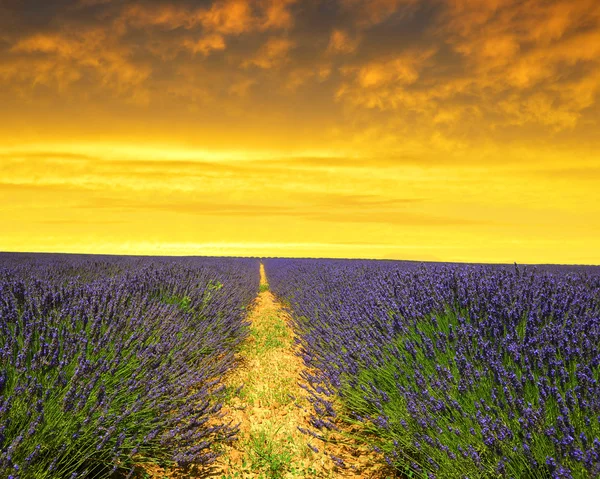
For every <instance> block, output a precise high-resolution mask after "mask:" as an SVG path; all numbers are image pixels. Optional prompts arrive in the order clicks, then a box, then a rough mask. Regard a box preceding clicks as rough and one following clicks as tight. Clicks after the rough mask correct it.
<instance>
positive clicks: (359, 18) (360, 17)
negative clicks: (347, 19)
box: [340, 0, 418, 27]
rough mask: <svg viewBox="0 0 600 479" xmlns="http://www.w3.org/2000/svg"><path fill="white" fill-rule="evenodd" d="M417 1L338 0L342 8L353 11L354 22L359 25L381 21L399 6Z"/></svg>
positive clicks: (368, 24)
mask: <svg viewBox="0 0 600 479" xmlns="http://www.w3.org/2000/svg"><path fill="white" fill-rule="evenodd" d="M417 2H418V0H340V3H341V5H342V7H343V8H344V9H346V10H348V11H351V12H353V13H354V16H355V21H356V24H357V25H358V26H360V27H370V26H373V25H376V24H378V23H381V22H383V21H384V20H386V19H387V18H389V17H390V16H392V15H393V14H394V13H396V12H397V11H398V10H399V9H400V8H401V7H403V6H405V7H406V6H410V5H414V4H416V3H417Z"/></svg>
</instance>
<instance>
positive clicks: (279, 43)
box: [243, 37, 294, 69]
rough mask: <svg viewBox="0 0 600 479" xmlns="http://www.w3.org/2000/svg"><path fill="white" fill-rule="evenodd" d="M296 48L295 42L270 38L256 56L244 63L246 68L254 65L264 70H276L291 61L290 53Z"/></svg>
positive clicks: (280, 38)
mask: <svg viewBox="0 0 600 479" xmlns="http://www.w3.org/2000/svg"><path fill="white" fill-rule="evenodd" d="M293 47H294V42H293V41H292V40H290V39H288V38H285V37H271V38H269V39H268V40H267V41H266V42H265V43H264V44H263V45H262V46H261V47H260V49H259V50H258V52H256V55H254V57H252V58H251V59H249V60H246V61H244V63H243V65H244V66H245V67H248V66H251V65H254V66H257V67H259V68H263V69H270V68H276V67H278V66H281V65H282V64H283V63H285V62H286V61H289V58H288V53H289V51H290V50H291V49H292V48H293Z"/></svg>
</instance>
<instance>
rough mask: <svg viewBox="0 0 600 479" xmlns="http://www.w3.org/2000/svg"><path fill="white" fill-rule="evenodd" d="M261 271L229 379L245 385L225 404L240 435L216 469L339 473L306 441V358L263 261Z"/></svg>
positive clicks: (227, 473) (251, 473)
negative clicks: (299, 352)
mask: <svg viewBox="0 0 600 479" xmlns="http://www.w3.org/2000/svg"><path fill="white" fill-rule="evenodd" d="M260 277H261V292H260V294H259V296H258V298H257V300H256V304H255V305H254V308H253V309H252V311H251V313H250V315H249V317H248V320H249V321H250V323H251V327H250V328H251V331H250V337H249V339H248V340H247V341H246V343H245V344H244V345H243V347H242V350H241V351H240V362H241V364H240V366H239V367H238V368H237V369H236V370H235V371H234V372H233V373H232V374H231V376H230V377H228V378H227V381H226V383H227V386H228V387H229V388H230V390H231V391H235V390H237V389H238V388H239V387H241V386H243V388H242V389H241V390H240V391H239V392H237V394H235V395H233V396H232V397H230V400H229V404H228V405H227V406H226V409H228V411H227V415H228V416H229V417H231V418H232V419H233V421H234V422H239V423H240V433H239V439H238V440H237V441H236V442H235V443H234V444H232V445H231V446H225V449H226V450H225V451H223V452H224V454H223V456H222V457H221V459H219V460H218V463H217V470H218V472H217V474H216V475H217V477H221V478H227V479H229V478H238V477H239V478H251V477H252V478H254V477H262V478H291V477H334V472H333V471H332V469H333V467H334V466H333V464H332V463H331V461H330V460H329V459H328V458H327V457H325V456H324V455H323V454H315V453H314V452H313V451H312V450H311V449H310V448H309V446H308V444H307V443H308V442H309V439H310V438H309V437H307V436H306V435H304V434H302V433H301V432H300V431H298V426H301V427H305V428H306V427H307V416H308V413H307V412H306V411H305V409H307V407H308V405H307V404H302V401H303V397H304V391H303V390H302V389H301V388H300V386H298V379H299V378H300V372H301V371H302V369H303V364H302V360H301V359H300V358H299V357H298V356H296V355H295V354H294V338H293V333H292V331H291V329H290V328H289V326H288V324H287V322H288V319H289V318H288V316H287V315H286V313H285V311H284V310H283V308H282V307H281V305H280V304H279V302H278V301H277V300H276V299H275V297H274V296H273V294H272V293H271V292H270V291H269V290H268V283H267V278H266V276H265V270H264V267H263V265H262V264H261V266H260ZM299 406H301V407H299ZM313 442H317V441H316V440H314V439H313ZM313 446H315V447H321V446H320V445H318V444H313Z"/></svg>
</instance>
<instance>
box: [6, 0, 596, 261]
mask: <svg viewBox="0 0 600 479" xmlns="http://www.w3.org/2000/svg"><path fill="white" fill-rule="evenodd" d="M0 225H1V226H0V251H66V252H87V253H127V254H185V255H258V256H326V257H364V258H396V259H417V260H436V261H476V262H513V261H516V262H519V263H548V262H551V263H589V264H600V2H598V1H597V0H193V1H192V0H178V1H175V0H170V1H163V0H5V1H3V2H1V3H0Z"/></svg>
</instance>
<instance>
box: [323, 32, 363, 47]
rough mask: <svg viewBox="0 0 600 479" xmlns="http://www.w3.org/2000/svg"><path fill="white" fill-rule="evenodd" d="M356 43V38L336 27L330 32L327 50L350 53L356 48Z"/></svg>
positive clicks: (357, 41) (357, 40)
mask: <svg viewBox="0 0 600 479" xmlns="http://www.w3.org/2000/svg"><path fill="white" fill-rule="evenodd" d="M358 43H359V39H358V38H351V37H350V35H349V34H348V33H347V32H345V31H344V30H339V29H337V28H336V29H334V30H333V31H332V32H331V37H330V38H329V46H328V47H327V51H328V52H332V53H352V52H354V51H355V50H356V48H357V46H358Z"/></svg>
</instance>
